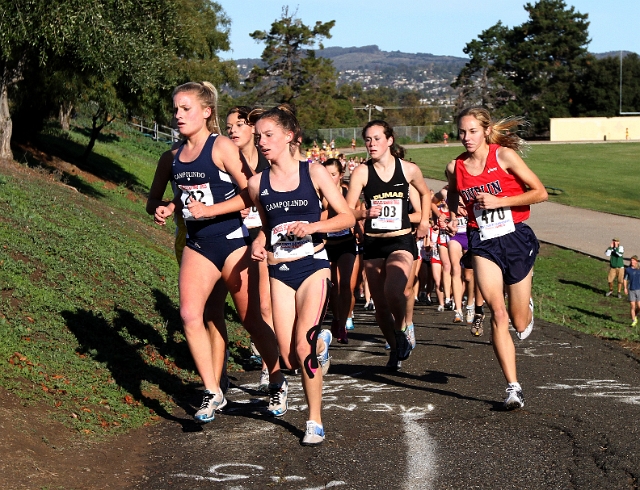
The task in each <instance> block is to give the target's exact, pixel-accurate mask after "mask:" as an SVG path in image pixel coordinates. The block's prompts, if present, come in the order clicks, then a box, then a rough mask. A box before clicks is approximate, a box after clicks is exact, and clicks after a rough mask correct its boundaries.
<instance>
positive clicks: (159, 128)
mask: <svg viewBox="0 0 640 490" xmlns="http://www.w3.org/2000/svg"><path fill="white" fill-rule="evenodd" d="M137 121H139V122H137ZM127 124H128V125H129V126H131V127H133V128H136V129H138V130H139V131H140V132H141V133H143V134H144V135H145V136H149V137H150V138H152V139H153V140H154V141H166V142H167V143H174V142H176V141H178V140H179V139H180V133H179V132H178V131H177V130H176V129H173V128H170V127H169V126H164V125H162V124H158V123H157V122H155V121H152V122H151V123H148V124H151V126H145V121H144V120H143V119H137V118H132V119H131V120H130V121H127Z"/></svg>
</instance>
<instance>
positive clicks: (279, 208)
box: [259, 162, 322, 251]
mask: <svg viewBox="0 0 640 490" xmlns="http://www.w3.org/2000/svg"><path fill="white" fill-rule="evenodd" d="M298 169H299V176H300V183H299V185H298V187H297V188H296V189H294V190H292V191H284V192H281V191H276V190H274V189H273V187H271V182H270V179H269V175H270V173H271V169H270V168H268V169H266V170H264V171H263V172H262V174H261V176H260V192H259V199H260V204H261V205H262V207H263V208H264V210H265V214H266V215H267V223H266V226H267V228H268V230H267V231H268V233H267V250H269V251H273V250H274V247H273V244H272V236H274V232H275V237H276V238H274V239H277V236H278V233H279V232H278V228H280V227H281V226H280V225H285V224H287V223H291V222H293V221H307V222H309V223H313V222H316V221H320V213H321V211H322V201H321V200H320V198H319V197H318V193H317V192H316V189H315V187H314V186H313V182H312V181H311V176H310V175H309V164H308V163H307V162H299V165H298ZM282 228H284V227H282ZM284 231H286V230H284ZM284 235H286V233H285V234H284ZM284 235H283V236H282V237H281V238H282V241H283V242H287V241H289V242H295V240H294V239H293V237H286V236H284ZM312 242H313V246H314V247H315V246H317V245H319V244H321V243H322V233H314V234H313V235H312ZM276 247H277V244H276ZM291 247H292V248H293V244H292V245H291Z"/></svg>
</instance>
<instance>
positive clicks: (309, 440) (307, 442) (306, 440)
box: [301, 420, 324, 446]
mask: <svg viewBox="0 0 640 490" xmlns="http://www.w3.org/2000/svg"><path fill="white" fill-rule="evenodd" d="M322 441H324V427H323V426H322V425H320V424H318V423H316V422H314V421H313V420H307V430H306V431H305V433H304V437H303V438H302V442H301V444H302V445H303V446H319V445H320V444H322Z"/></svg>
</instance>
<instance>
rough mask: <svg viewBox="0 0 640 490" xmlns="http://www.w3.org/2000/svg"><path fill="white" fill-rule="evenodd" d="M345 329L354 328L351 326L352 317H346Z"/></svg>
mask: <svg viewBox="0 0 640 490" xmlns="http://www.w3.org/2000/svg"><path fill="white" fill-rule="evenodd" d="M346 328H347V330H354V329H355V328H356V327H354V326H353V318H351V317H349V318H347V325H346Z"/></svg>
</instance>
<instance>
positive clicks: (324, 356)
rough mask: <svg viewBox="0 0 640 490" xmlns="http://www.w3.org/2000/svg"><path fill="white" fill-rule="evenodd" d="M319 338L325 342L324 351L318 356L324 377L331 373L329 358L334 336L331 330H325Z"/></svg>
mask: <svg viewBox="0 0 640 490" xmlns="http://www.w3.org/2000/svg"><path fill="white" fill-rule="evenodd" d="M318 338H319V339H322V340H323V341H324V350H323V351H322V352H321V353H320V354H318V363H319V364H320V367H321V368H322V375H323V376H324V375H325V374H327V372H328V371H329V366H330V365H331V357H329V346H330V345H331V341H332V340H333V335H331V330H327V329H326V328H325V329H324V330H322V331H321V332H320V335H318Z"/></svg>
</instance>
